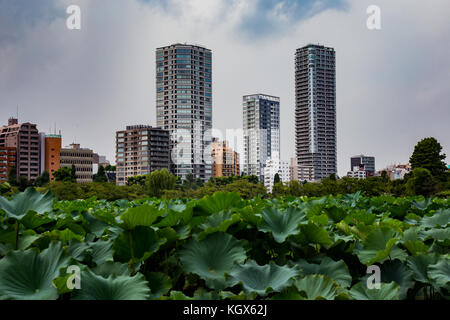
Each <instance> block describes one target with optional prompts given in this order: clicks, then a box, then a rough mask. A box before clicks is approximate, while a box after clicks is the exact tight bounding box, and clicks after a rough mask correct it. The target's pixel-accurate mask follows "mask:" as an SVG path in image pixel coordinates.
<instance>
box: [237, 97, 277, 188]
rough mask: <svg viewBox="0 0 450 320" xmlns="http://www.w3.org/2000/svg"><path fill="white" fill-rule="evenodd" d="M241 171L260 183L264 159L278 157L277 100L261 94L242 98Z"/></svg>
mask: <svg viewBox="0 0 450 320" xmlns="http://www.w3.org/2000/svg"><path fill="white" fill-rule="evenodd" d="M243 122H244V123H243V129H244V133H243V135H244V155H243V172H244V173H245V174H246V175H255V176H257V177H259V179H260V181H261V182H264V167H265V165H266V161H267V159H279V157H280V98H278V97H274V96H269V95H265V94H254V95H247V96H244V97H243Z"/></svg>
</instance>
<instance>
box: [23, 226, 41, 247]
mask: <svg viewBox="0 0 450 320" xmlns="http://www.w3.org/2000/svg"><path fill="white" fill-rule="evenodd" d="M41 237H42V235H41V234H37V233H36V232H34V231H33V230H25V231H24V232H22V234H21V235H20V237H19V245H18V248H19V250H26V249H28V248H29V247H30V246H31V245H32V244H33V243H34V242H35V241H36V240H38V239H40V238H41Z"/></svg>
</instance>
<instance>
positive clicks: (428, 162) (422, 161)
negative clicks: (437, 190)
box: [409, 138, 447, 178]
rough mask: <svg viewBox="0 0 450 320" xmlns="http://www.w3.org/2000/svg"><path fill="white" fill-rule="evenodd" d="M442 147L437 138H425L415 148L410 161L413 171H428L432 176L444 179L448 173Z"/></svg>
mask: <svg viewBox="0 0 450 320" xmlns="http://www.w3.org/2000/svg"><path fill="white" fill-rule="evenodd" d="M441 150H442V146H441V144H440V143H439V142H438V141H437V140H436V139H435V138H425V139H423V140H421V141H420V142H419V143H417V145H416V146H415V148H414V152H413V154H412V155H411V158H410V159H409V162H410V163H411V166H412V169H413V170H414V169H417V168H423V169H427V170H428V171H429V172H430V173H431V175H432V176H434V177H437V178H443V177H444V176H445V172H446V171H447V168H446V165H445V162H444V161H443V160H444V159H445V158H446V155H445V154H441Z"/></svg>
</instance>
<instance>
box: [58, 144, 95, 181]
mask: <svg viewBox="0 0 450 320" xmlns="http://www.w3.org/2000/svg"><path fill="white" fill-rule="evenodd" d="M93 154H94V152H93V151H92V150H91V149H85V148H81V147H80V145H79V144H76V143H72V144H71V145H70V146H69V147H66V148H61V153H60V167H68V168H72V165H74V166H75V170H76V176H77V182H78V183H87V182H92V177H93V172H92V163H93Z"/></svg>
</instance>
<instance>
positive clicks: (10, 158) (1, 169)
mask: <svg viewBox="0 0 450 320" xmlns="http://www.w3.org/2000/svg"><path fill="white" fill-rule="evenodd" d="M14 166H16V148H14V147H0V183H2V182H5V181H7V180H8V173H9V170H10V169H11V168H12V167H14Z"/></svg>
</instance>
